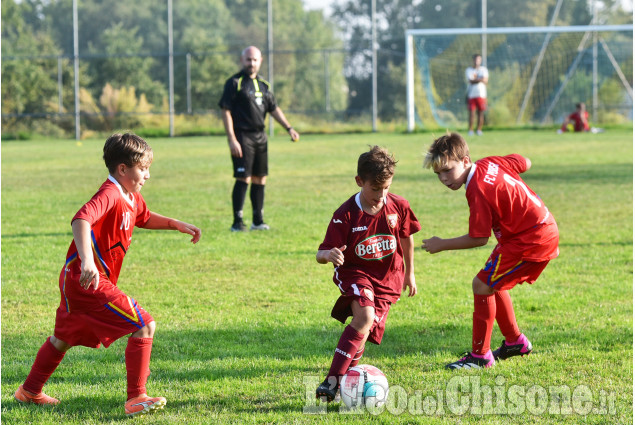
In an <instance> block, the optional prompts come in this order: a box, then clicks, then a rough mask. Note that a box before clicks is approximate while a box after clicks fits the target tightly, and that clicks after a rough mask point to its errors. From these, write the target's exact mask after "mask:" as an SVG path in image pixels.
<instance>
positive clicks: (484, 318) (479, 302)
mask: <svg viewBox="0 0 635 425" xmlns="http://www.w3.org/2000/svg"><path fill="white" fill-rule="evenodd" d="M495 317H496V300H495V299H494V294H491V295H477V294H474V315H473V316H472V352H473V353H475V354H487V352H488V351H489V350H490V339H491V338H492V328H493V327H494V320H495Z"/></svg>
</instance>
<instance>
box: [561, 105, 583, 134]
mask: <svg viewBox="0 0 635 425" xmlns="http://www.w3.org/2000/svg"><path fill="white" fill-rule="evenodd" d="M570 123H572V124H573V131H576V132H578V131H591V127H589V112H588V111H587V110H586V105H585V104H584V103H582V102H580V103H576V105H575V112H573V113H572V114H571V115H569V116H568V117H567V118H565V120H564V122H563V123H562V127H560V131H558V133H564V132H566V131H568V126H569V124H570Z"/></svg>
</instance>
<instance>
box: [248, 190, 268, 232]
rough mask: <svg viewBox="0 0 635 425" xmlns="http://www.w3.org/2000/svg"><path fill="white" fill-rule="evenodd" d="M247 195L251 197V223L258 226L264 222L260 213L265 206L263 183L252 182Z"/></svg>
mask: <svg viewBox="0 0 635 425" xmlns="http://www.w3.org/2000/svg"><path fill="white" fill-rule="evenodd" d="M249 197H250V198H251V207H252V208H253V214H254V217H253V223H254V224H255V225H256V226H258V225H260V224H262V223H263V222H264V220H263V218H262V214H263V208H264V206H265V185H264V184H255V183H252V184H251V189H250V191H249Z"/></svg>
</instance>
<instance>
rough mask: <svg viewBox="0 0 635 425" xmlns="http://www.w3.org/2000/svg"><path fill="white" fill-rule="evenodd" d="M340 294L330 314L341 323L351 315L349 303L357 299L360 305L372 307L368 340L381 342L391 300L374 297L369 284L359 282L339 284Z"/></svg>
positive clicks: (375, 342)
mask: <svg viewBox="0 0 635 425" xmlns="http://www.w3.org/2000/svg"><path fill="white" fill-rule="evenodd" d="M339 288H340V291H342V295H340V297H339V298H338V299H337V301H336V302H335V305H334V306H333V310H332V311H331V316H332V317H333V318H334V319H337V320H339V321H340V322H342V323H346V319H347V318H348V317H349V316H352V315H353V309H352V308H351V303H353V302H355V301H357V302H359V305H360V306H362V307H373V308H374V309H375V320H374V323H373V326H372V327H371V328H370V333H369V335H368V341H370V342H372V343H373V344H377V345H379V344H381V339H382V338H383V336H384V330H385V329H386V318H387V317H388V311H389V310H390V306H391V304H392V303H391V302H390V301H388V300H385V299H383V298H376V297H375V294H374V293H373V289H372V287H371V286H365V285H361V284H356V283H353V284H350V285H344V284H341V285H340V286H339Z"/></svg>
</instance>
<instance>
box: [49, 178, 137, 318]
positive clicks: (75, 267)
mask: <svg viewBox="0 0 635 425" xmlns="http://www.w3.org/2000/svg"><path fill="white" fill-rule="evenodd" d="M149 218H150V211H149V210H148V208H147V206H146V203H145V201H144V200H143V197H142V196H141V194H140V193H129V194H128V195H126V194H124V192H123V190H122V188H121V185H120V184H119V183H118V182H117V181H116V180H115V179H114V178H113V177H112V176H108V180H106V181H105V182H104V184H102V186H101V187H100V188H99V190H98V191H97V193H96V194H95V195H94V196H93V197H92V199H91V200H90V201H88V202H87V203H86V204H85V205H84V206H83V207H82V208H81V209H80V210H79V211H78V212H77V214H75V217H73V220H76V219H82V220H86V221H87V222H89V223H90V225H91V235H90V236H91V239H92V249H93V256H94V258H95V264H96V265H97V268H98V269H99V274H100V276H99V286H98V289H97V290H95V289H94V288H93V287H91V288H90V289H89V290H84V289H83V288H80V286H79V277H80V275H81V262H80V260H79V258H78V255H77V247H76V246H75V241H73V242H72V243H71V246H70V247H69V249H68V253H67V254H66V264H65V266H64V269H63V270H62V275H63V279H62V287H61V288H60V289H62V293H63V295H64V298H65V299H66V302H67V310H68V311H70V307H71V306H69V305H68V300H69V299H73V301H75V303H73V301H71V304H74V305H75V306H76V308H77V307H78V305H77V304H78V303H79V304H84V305H85V304H92V303H93V302H95V298H97V300H98V302H99V303H106V302H108V301H110V300H111V299H112V298H114V297H116V296H117V295H118V291H116V290H115V289H116V288H114V287H115V286H116V285H117V279H118V278H119V272H120V270H121V264H122V263H123V259H124V256H125V255H126V252H127V251H128V247H129V246H130V241H131V239H132V231H133V229H134V226H137V227H143V226H144V225H145V224H146V222H147V221H148V219H149Z"/></svg>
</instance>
